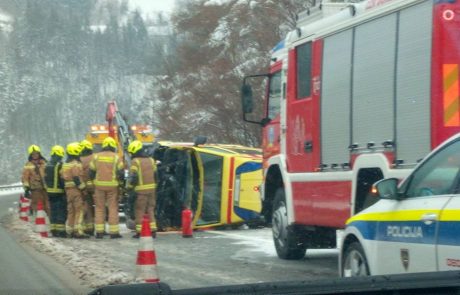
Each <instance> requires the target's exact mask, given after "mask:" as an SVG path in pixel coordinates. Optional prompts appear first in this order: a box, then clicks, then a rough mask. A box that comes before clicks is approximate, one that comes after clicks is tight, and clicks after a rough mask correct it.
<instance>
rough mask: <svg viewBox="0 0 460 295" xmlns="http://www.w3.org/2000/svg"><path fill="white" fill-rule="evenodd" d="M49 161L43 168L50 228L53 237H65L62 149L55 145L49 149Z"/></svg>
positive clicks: (65, 213)
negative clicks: (48, 205)
mask: <svg viewBox="0 0 460 295" xmlns="http://www.w3.org/2000/svg"><path fill="white" fill-rule="evenodd" d="M50 155H51V159H50V161H49V162H48V163H46V166H45V184H46V192H47V193H48V199H49V204H50V213H51V214H50V224H51V225H50V228H51V234H52V235H53V237H60V238H65V237H66V231H65V221H66V219H67V200H66V196H65V192H64V181H63V179H62V178H61V174H60V173H61V169H62V158H63V157H64V148H63V147H62V146H60V145H55V146H53V147H52V148H51V153H50Z"/></svg>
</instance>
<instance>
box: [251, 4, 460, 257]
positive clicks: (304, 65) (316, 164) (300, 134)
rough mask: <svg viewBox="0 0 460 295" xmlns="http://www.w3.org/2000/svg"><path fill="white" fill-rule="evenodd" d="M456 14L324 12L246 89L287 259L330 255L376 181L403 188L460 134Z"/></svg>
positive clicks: (431, 9) (301, 26)
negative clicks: (323, 251) (262, 85)
mask: <svg viewBox="0 0 460 295" xmlns="http://www.w3.org/2000/svg"><path fill="white" fill-rule="evenodd" d="M459 9H460V3H458V2H457V1H456V0H452V1H442V0H441V1H432V0H367V1H363V2H359V3H356V2H340V3H338V2H334V3H331V2H323V3H321V4H319V5H317V6H315V7H312V8H311V9H310V10H308V11H307V12H305V13H303V14H301V15H300V17H299V22H298V26H297V28H296V29H295V30H293V31H292V32H290V33H288V34H287V36H286V38H285V39H284V40H283V41H282V42H281V43H280V44H278V45H277V46H276V47H275V48H274V49H273V50H272V58H271V61H272V62H271V65H270V68H269V71H268V73H267V74H257V75H250V76H247V77H245V78H244V81H243V86H242V104H243V113H244V116H243V118H244V120H246V121H248V122H253V123H258V124H260V125H262V128H263V133H262V148H263V157H264V158H263V163H264V184H263V185H262V194H263V213H264V215H265V217H266V218H267V219H268V220H271V221H272V224H273V226H272V229H273V238H274V243H275V247H276V250H277V253H278V256H279V257H280V258H284V259H300V258H302V257H303V256H304V255H305V251H306V249H307V248H324V247H335V246H336V235H335V233H336V230H337V229H343V228H344V226H345V221H346V220H347V219H348V218H349V217H350V216H351V215H354V214H356V213H358V212H360V211H362V210H363V209H365V208H367V207H368V206H370V205H371V204H373V203H375V202H376V198H374V197H372V196H370V194H369V190H370V188H371V186H372V184H373V183H374V182H376V181H378V180H380V179H382V178H390V177H394V178H398V179H403V178H404V177H405V176H407V175H408V174H409V173H410V171H411V170H412V169H413V167H414V166H415V165H416V163H417V162H418V161H419V160H420V159H422V158H424V157H425V155H426V154H428V153H429V152H430V151H431V150H432V149H434V148H436V147H437V146H438V145H439V144H440V143H441V142H443V141H444V140H445V139H447V138H449V137H450V136H451V135H452V134H455V133H457V132H459V131H460V107H459V106H460V104H459V99H460V98H459V94H460V93H459V86H460V85H459V64H460V41H459V40H460V39H459V38H458V36H457V34H458V30H459V28H460V13H459V12H458V11H460V10H459ZM260 77H263V78H266V79H267V82H268V83H267V87H266V93H265V99H264V101H265V103H264V104H263V105H264V116H263V117H264V118H263V119H262V120H255V119H254V118H253V117H254V115H250V114H251V113H253V109H254V107H255V106H256V104H257V102H254V100H253V95H252V93H253V89H255V88H254V87H253V86H254V85H255V82H254V81H255V78H260ZM251 116H252V118H251Z"/></svg>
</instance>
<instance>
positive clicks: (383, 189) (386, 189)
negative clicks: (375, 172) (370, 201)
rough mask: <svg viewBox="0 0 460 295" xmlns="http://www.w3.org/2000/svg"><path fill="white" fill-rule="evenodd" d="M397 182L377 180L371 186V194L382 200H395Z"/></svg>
mask: <svg viewBox="0 0 460 295" xmlns="http://www.w3.org/2000/svg"><path fill="white" fill-rule="evenodd" d="M398 182H399V179H397V178H387V179H382V180H379V181H377V182H376V183H374V185H373V186H372V192H373V193H374V194H376V195H377V196H378V197H380V198H382V199H397V197H398Z"/></svg>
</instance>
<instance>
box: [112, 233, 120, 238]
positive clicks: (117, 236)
mask: <svg viewBox="0 0 460 295" xmlns="http://www.w3.org/2000/svg"><path fill="white" fill-rule="evenodd" d="M110 238H111V239H120V238H123V237H122V236H121V235H120V234H119V233H116V234H110Z"/></svg>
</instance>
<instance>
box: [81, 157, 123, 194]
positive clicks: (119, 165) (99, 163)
mask: <svg viewBox="0 0 460 295" xmlns="http://www.w3.org/2000/svg"><path fill="white" fill-rule="evenodd" d="M89 169H90V170H92V171H94V172H95V177H94V180H93V183H94V186H95V187H101V188H103V187H104V188H112V187H117V186H119V184H120V180H121V179H122V177H121V176H122V175H123V173H124V165H123V162H122V161H121V159H120V157H119V156H118V155H117V154H116V153H114V152H111V151H102V152H100V153H97V154H95V155H94V157H93V160H92V161H91V162H90V164H89Z"/></svg>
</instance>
